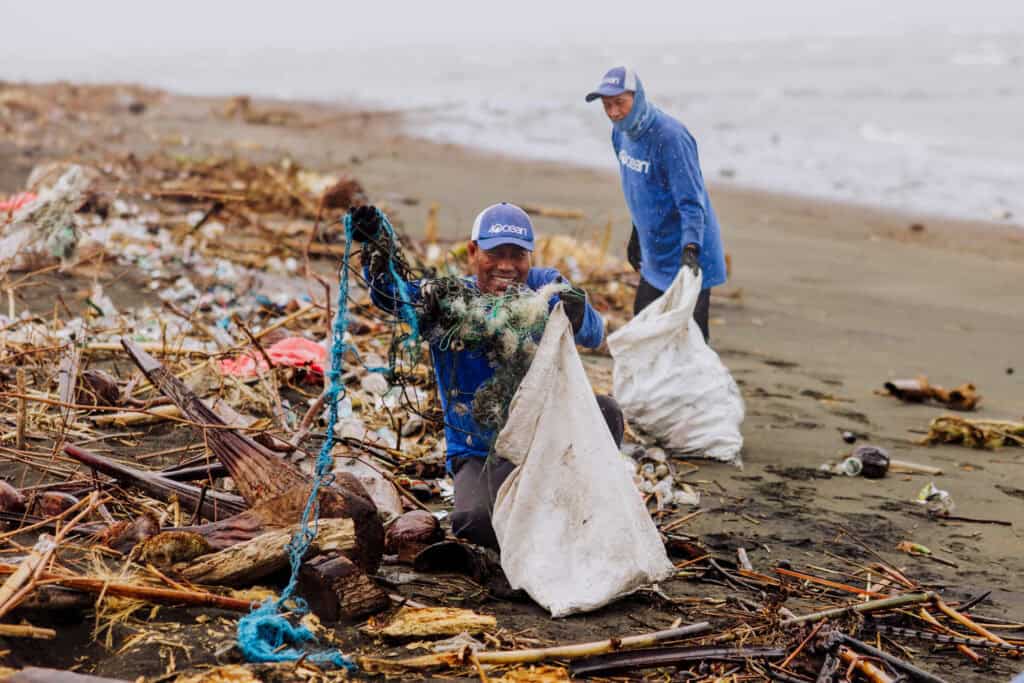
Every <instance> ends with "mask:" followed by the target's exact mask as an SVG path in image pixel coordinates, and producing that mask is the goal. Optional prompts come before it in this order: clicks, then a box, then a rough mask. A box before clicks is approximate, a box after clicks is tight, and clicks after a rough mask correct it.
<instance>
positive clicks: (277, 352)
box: [220, 337, 327, 377]
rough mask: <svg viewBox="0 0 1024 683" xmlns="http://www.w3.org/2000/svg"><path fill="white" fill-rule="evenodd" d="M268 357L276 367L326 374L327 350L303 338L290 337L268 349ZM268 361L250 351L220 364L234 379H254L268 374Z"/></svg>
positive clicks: (221, 368) (225, 372)
mask: <svg viewBox="0 0 1024 683" xmlns="http://www.w3.org/2000/svg"><path fill="white" fill-rule="evenodd" d="M267 355H268V356H270V360H271V361H272V362H273V363H274V365H275V366H285V367H290V368H306V369H307V370H309V371H310V372H313V373H315V374H318V375H323V374H324V367H325V365H324V364H325V362H326V360H327V350H326V349H324V347H323V346H321V345H320V344H318V343H316V342H315V341H312V340H310V339H305V338H303V337H288V338H287V339H282V340H281V341H279V342H277V343H276V344H274V345H273V346H271V347H269V348H267ZM266 370H267V361H266V359H265V358H264V357H263V354H261V353H259V352H258V351H250V352H247V353H246V354H245V355H242V356H239V357H237V358H228V359H225V360H222V361H221V362H220V371H221V372H222V373H223V374H225V375H232V376H234V377H253V376H255V375H257V374H259V373H261V372H266Z"/></svg>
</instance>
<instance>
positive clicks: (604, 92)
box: [587, 67, 637, 102]
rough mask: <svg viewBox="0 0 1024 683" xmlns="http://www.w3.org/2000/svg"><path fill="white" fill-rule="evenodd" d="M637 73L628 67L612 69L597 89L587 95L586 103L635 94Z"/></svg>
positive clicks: (602, 78) (606, 73)
mask: <svg viewBox="0 0 1024 683" xmlns="http://www.w3.org/2000/svg"><path fill="white" fill-rule="evenodd" d="M636 89H637V73H636V72H635V71H633V70H632V69H630V68H629V67H612V68H611V69H609V70H608V71H607V72H605V74H604V76H602V77H601V82H600V83H598V84H597V87H596V88H595V89H593V90H591V91H590V92H588V93H587V101H588V102H592V101H594V100H595V99H597V98H598V97H614V96H615V95H621V94H623V93H624V92H636Z"/></svg>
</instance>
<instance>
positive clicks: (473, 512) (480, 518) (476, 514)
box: [451, 505, 498, 549]
mask: <svg viewBox="0 0 1024 683" xmlns="http://www.w3.org/2000/svg"><path fill="white" fill-rule="evenodd" d="M451 521H452V533H453V534H454V535H455V537H456V538H461V539H463V540H465V541H469V542H470V543H474V544H476V545H481V546H484V547H486V548H494V549H497V548H498V538H497V537H496V536H495V535H494V526H493V525H492V524H491V510H490V509H489V508H487V507H484V506H482V505H476V506H474V507H472V508H469V509H467V510H455V511H453V512H452V515H451Z"/></svg>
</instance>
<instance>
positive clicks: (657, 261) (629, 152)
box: [612, 78, 725, 291]
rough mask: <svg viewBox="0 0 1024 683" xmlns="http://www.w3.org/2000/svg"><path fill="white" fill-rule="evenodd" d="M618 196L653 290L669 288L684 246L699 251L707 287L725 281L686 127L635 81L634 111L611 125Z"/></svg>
mask: <svg viewBox="0 0 1024 683" xmlns="http://www.w3.org/2000/svg"><path fill="white" fill-rule="evenodd" d="M612 147H613V148H614V149H615V156H616V158H617V159H618V160H619V171H620V173H621V175H622V192H623V194H624V195H625V196H626V206H628V207H629V213H630V214H631V215H632V218H633V225H635V226H636V231H637V236H638V237H639V240H640V253H641V257H640V260H641V265H640V274H641V275H642V276H643V278H644V279H645V280H647V282H649V283H650V284H651V285H653V286H654V287H657V288H658V289H660V290H662V291H664V290H666V289H668V288H669V286H670V285H671V284H672V281H673V280H674V279H675V277H676V273H678V272H679V268H680V266H681V263H682V257H683V247H684V246H685V245H687V244H690V243H694V244H697V245H698V246H699V247H700V268H701V271H703V275H704V280H703V286H704V287H705V288H710V287H714V286H716V285H720V284H723V283H724V282H725V254H724V251H723V249H722V235H721V232H720V231H719V229H718V218H717V217H716V216H715V210H714V209H713V208H712V206H711V199H710V198H709V197H708V192H707V189H706V188H705V187H704V178H703V176H702V175H701V172H700V160H699V159H698V157H697V142H696V141H695V140H694V139H693V136H692V135H690V131H688V130H687V129H686V126H684V125H683V124H681V123H680V122H679V121H676V120H675V119H674V118H672V117H671V116H668V115H667V114H665V113H664V112H662V111H661V110H659V109H657V108H656V107H655V106H654V105H652V104H650V103H648V102H647V98H646V96H645V95H644V86H643V84H642V83H641V82H640V79H639V78H637V81H636V91H635V94H634V97H633V108H632V109H631V110H630V112H629V115H628V116H626V118H624V119H623V120H621V121H618V122H616V123H614V124H613V126H612Z"/></svg>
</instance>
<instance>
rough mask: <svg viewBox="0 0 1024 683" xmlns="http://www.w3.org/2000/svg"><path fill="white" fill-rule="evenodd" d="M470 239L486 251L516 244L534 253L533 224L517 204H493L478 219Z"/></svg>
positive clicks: (474, 223)
mask: <svg viewBox="0 0 1024 683" xmlns="http://www.w3.org/2000/svg"><path fill="white" fill-rule="evenodd" d="M470 239H472V240H473V241H474V242H476V243H477V244H479V245H480V248H481V249H485V250H489V249H494V248H495V247H498V246H501V245H502V244H514V245H516V246H517V247H522V248H523V249H525V250H526V251H533V223H531V222H530V217H529V216H527V215H526V212H525V211H523V210H522V209H520V208H519V207H518V206H516V205H515V204H509V203H508V202H502V203H501V204H493V205H491V206H488V207H487V208H486V209H484V210H483V211H481V212H480V215H479V216H477V217H476V220H475V221H474V222H473V235H472V237H471V238H470Z"/></svg>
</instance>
